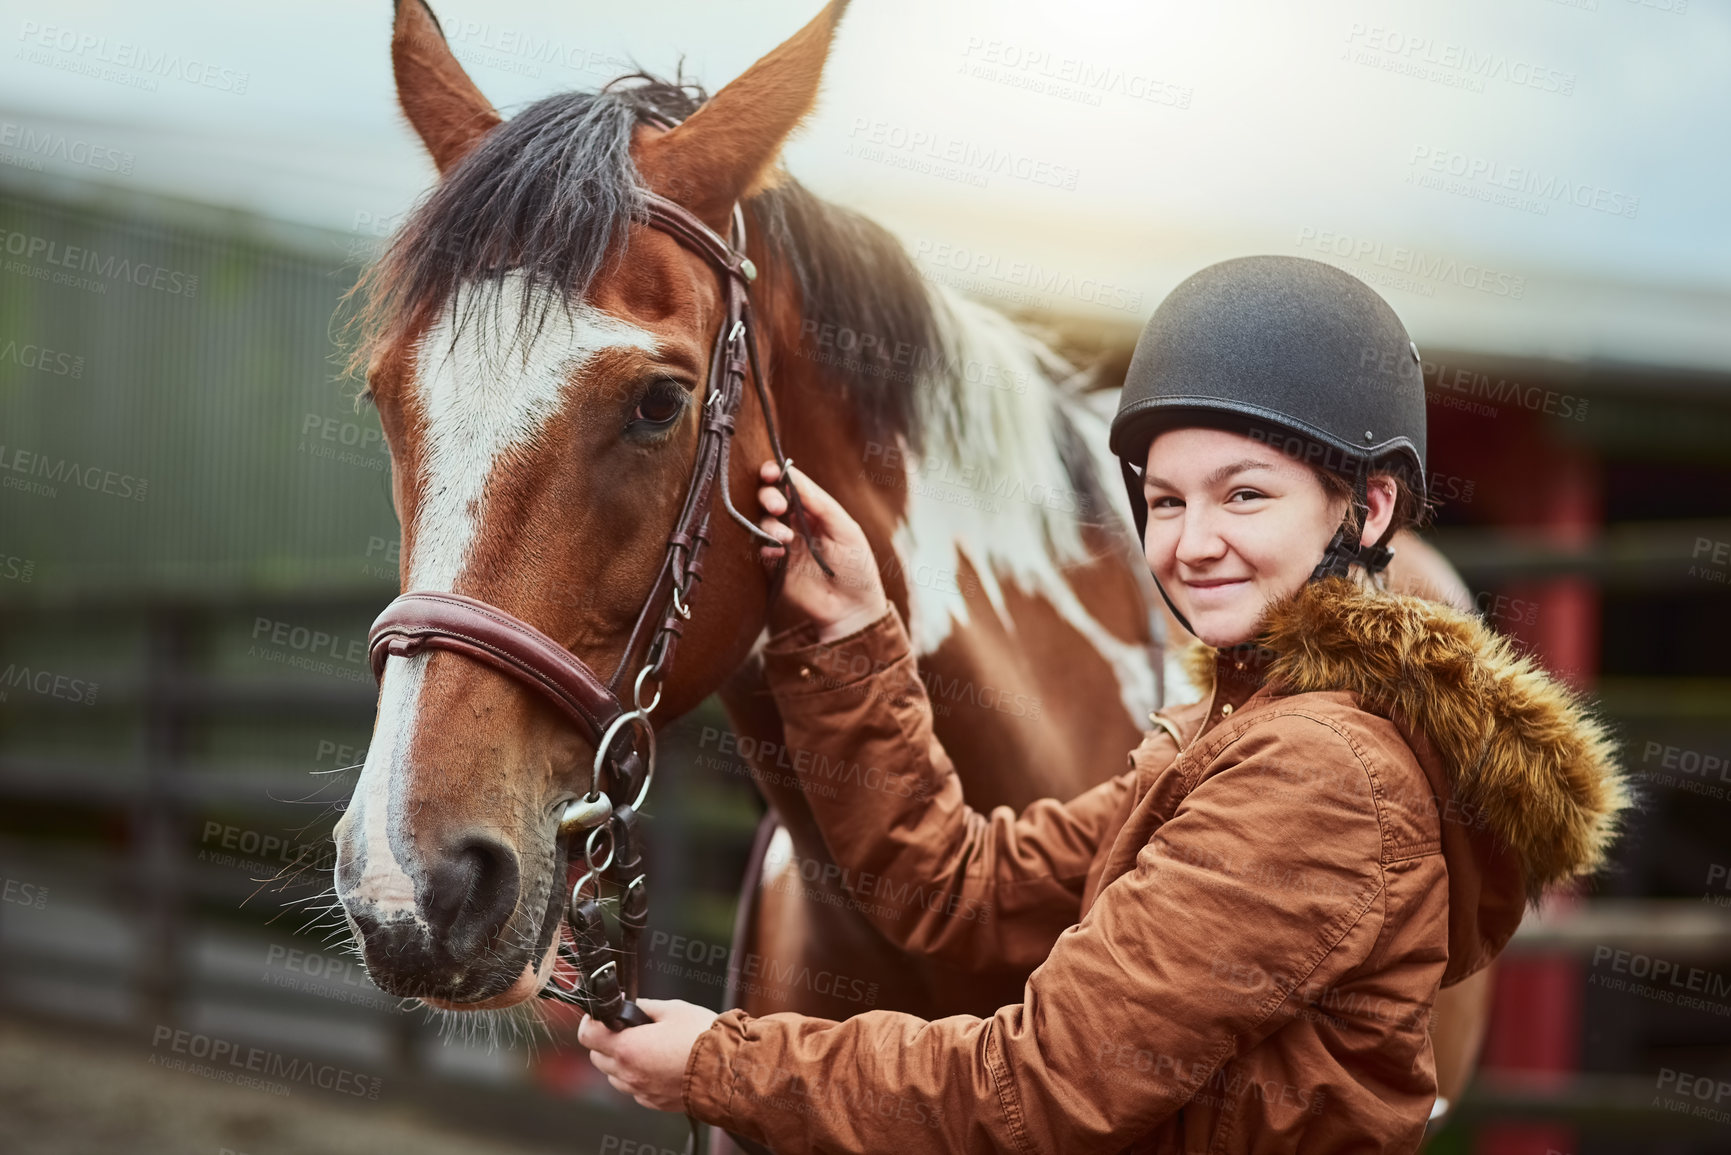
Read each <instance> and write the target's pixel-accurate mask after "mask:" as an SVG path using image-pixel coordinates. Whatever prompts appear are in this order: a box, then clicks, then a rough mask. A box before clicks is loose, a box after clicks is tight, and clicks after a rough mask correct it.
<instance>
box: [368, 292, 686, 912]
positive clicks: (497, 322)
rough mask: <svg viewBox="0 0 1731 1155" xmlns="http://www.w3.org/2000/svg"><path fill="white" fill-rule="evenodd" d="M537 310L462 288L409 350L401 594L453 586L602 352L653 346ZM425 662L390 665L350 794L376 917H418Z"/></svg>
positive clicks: (586, 318)
mask: <svg viewBox="0 0 1731 1155" xmlns="http://www.w3.org/2000/svg"><path fill="white" fill-rule="evenodd" d="M544 303H545V297H544V291H542V290H537V291H536V292H535V293H534V294H532V295H531V296H530V298H529V301H528V308H527V309H525V308H523V304H524V302H523V297H522V281H521V279H520V274H515V273H513V274H510V275H508V276H506V277H505V278H504V279H503V281H502V282H500V283H493V284H486V285H479V286H471V287H468V288H465V289H464V290H462V291H461V295H460V297H459V300H458V309H457V310H456V315H457V317H459V318H463V319H464V323H463V324H461V325H460V326H457V325H454V324H453V321H452V315H451V311H450V310H446V311H445V312H444V313H443V314H442V315H441V317H440V319H439V321H438V323H436V324H435V325H433V326H432V327H431V328H430V329H429V330H428V332H427V334H426V336H425V337H424V338H423V339H422V340H421V343H420V345H419V347H418V349H417V359H418V365H417V369H418V375H417V380H416V386H415V387H416V389H417V391H418V393H419V397H420V402H421V411H422V412H423V413H424V414H425V417H426V430H425V436H426V445H425V446H424V449H423V453H422V459H423V460H424V462H425V466H424V469H423V472H422V475H421V477H420V478H418V479H417V480H418V483H419V487H420V501H419V503H418V506H417V509H416V511H415V524H414V533H413V535H411V536H412V543H413V544H412V545H411V546H410V550H411V553H410V556H409V565H408V571H409V589H412V590H443V591H451V590H454V589H455V588H456V585H457V579H458V578H459V577H460V576H461V575H462V573H463V570H464V568H465V567H466V566H467V564H468V561H469V557H470V555H471V553H472V552H473V550H474V546H475V542H476V541H477V540H479V537H480V533H481V527H482V521H483V517H484V515H485V505H486V494H487V484H488V481H489V479H490V478H491V477H492V475H493V472H494V470H495V469H496V468H497V467H498V465H499V463H500V462H501V461H502V460H503V459H505V458H506V457H508V456H509V455H511V454H512V453H513V452H515V451H519V450H521V449H522V448H524V447H526V446H529V445H532V444H534V442H535V441H536V439H537V438H539V437H540V436H542V434H543V431H544V430H545V428H546V426H547V423H548V421H549V420H550V419H551V418H552V417H553V416H554V415H555V414H556V413H558V411H559V409H560V407H561V406H562V405H563V404H564V401H565V394H566V390H567V384H568V382H569V381H570V380H571V378H572V377H573V376H574V375H575V374H577V373H578V372H580V371H581V369H582V368H583V366H584V365H585V364H587V363H588V362H589V361H590V360H592V359H593V358H594V357H595V356H596V355H597V354H599V353H600V352H602V351H603V350H607V349H616V348H624V347H630V348H636V349H644V350H653V349H654V348H655V338H654V337H653V336H652V335H651V334H649V333H648V332H645V331H644V330H642V329H640V328H638V327H636V326H635V325H630V324H627V323H626V322H624V321H621V320H619V319H618V318H616V317H612V316H610V315H608V314H606V313H603V312H601V311H600V310H598V309H595V308H593V307H591V306H588V305H576V306H573V307H572V308H571V309H570V310H569V311H567V310H565V309H564V308H562V307H560V306H559V304H558V303H556V302H555V303H554V306H553V308H552V310H551V311H550V312H549V313H547V314H546V317H547V321H546V325H545V327H544V328H543V329H542V330H541V331H540V333H539V334H536V333H535V332H534V329H533V325H534V323H535V319H536V317H537V316H538V315H539V311H540V309H541V307H542V306H543V304H544ZM429 657H430V655H420V656H417V657H415V658H391V659H390V660H389V661H388V662H387V663H386V666H385V675H384V679H383V681H382V683H381V685H380V689H379V714H378V721H377V723H376V724H375V726H374V729H373V741H372V744H371V745H370V746H368V748H367V760H366V764H365V766H363V767H362V769H361V777H360V781H359V782H358V783H357V784H356V787H355V797H356V804H357V805H359V806H360V807H361V814H360V816H359V817H360V833H359V838H360V843H361V848H362V851H363V853H364V854H365V856H366V859H365V869H364V872H363V874H362V881H361V884H360V885H359V886H358V887H357V893H356V895H355V897H356V898H358V899H359V900H360V901H363V902H371V903H373V904H374V906H375V908H376V911H377V914H378V916H379V917H380V918H388V917H391V916H393V915H395V916H399V917H400V916H405V915H407V916H412V917H415V918H416V919H417V920H418V919H419V914H418V911H417V908H416V903H415V886H414V881H413V880H412V879H411V878H409V876H408V875H407V874H406V873H405V872H404V869H403V866H402V864H401V863H400V862H399V861H398V860H397V857H396V854H395V852H394V851H393V849H392V847H391V835H392V834H393V833H399V832H400V830H399V821H398V815H397V814H396V813H395V812H394V811H395V809H400V803H401V800H402V794H403V785H404V778H405V771H406V768H407V767H408V766H409V765H410V764H411V758H412V747H413V744H414V739H415V736H416V734H417V733H418V730H419V721H420V719H419V714H420V696H421V684H422V676H423V673H424V671H425V668H426V663H427V661H428V658H429Z"/></svg>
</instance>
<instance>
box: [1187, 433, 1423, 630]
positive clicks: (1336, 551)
mask: <svg viewBox="0 0 1731 1155" xmlns="http://www.w3.org/2000/svg"><path fill="white" fill-rule="evenodd" d="M1368 472H1369V470H1368V467H1367V466H1366V464H1365V463H1364V462H1362V461H1361V462H1359V463H1358V468H1357V469H1356V470H1355V471H1354V472H1353V478H1352V509H1351V510H1348V511H1347V512H1346V513H1345V514H1344V515H1343V516H1342V517H1341V519H1340V528H1338V529H1336V530H1335V531H1334V536H1333V537H1331V538H1329V539H1328V546H1327V548H1325V549H1324V550H1323V551H1322V560H1321V561H1319V562H1317V563H1316V568H1315V569H1313V570H1311V571H1310V580H1311V581H1313V582H1314V581H1321V580H1322V579H1323V578H1330V577H1346V576H1347V574H1348V573H1350V572H1351V570H1352V567H1353V566H1354V565H1361V566H1363V567H1364V572H1365V573H1371V574H1374V573H1381V572H1382V570H1383V569H1385V568H1386V567H1387V566H1388V563H1389V560H1390V559H1391V558H1393V557H1394V550H1392V549H1390V548H1389V547H1388V546H1386V545H1384V544H1382V542H1377V543H1376V544H1375V545H1366V544H1364V537H1363V535H1362V533H1355V532H1354V531H1353V528H1352V513H1353V511H1354V510H1356V511H1357V513H1358V524H1359V525H1361V526H1364V525H1369V524H1370V495H1369V484H1368V478H1367V474H1368ZM1388 536H1389V535H1388V534H1387V533H1384V534H1383V541H1386V540H1388ZM1354 538H1356V539H1357V541H1356V542H1355V543H1354V544H1350V545H1349V544H1348V542H1349V541H1352V540H1353V539H1354ZM1191 632H1192V633H1194V632H1195V631H1194V630H1193V631H1191Z"/></svg>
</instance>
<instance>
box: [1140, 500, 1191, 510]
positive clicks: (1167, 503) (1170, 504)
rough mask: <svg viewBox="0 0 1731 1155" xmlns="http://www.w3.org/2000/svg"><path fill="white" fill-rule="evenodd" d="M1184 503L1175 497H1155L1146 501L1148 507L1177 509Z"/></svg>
mask: <svg viewBox="0 0 1731 1155" xmlns="http://www.w3.org/2000/svg"><path fill="white" fill-rule="evenodd" d="M1183 504H1184V503H1183V502H1182V501H1179V500H1178V499H1177V498H1176V497H1156V498H1155V499H1154V500H1153V501H1150V502H1149V503H1148V508H1149V509H1178V508H1180V507H1181V506H1182V505H1183Z"/></svg>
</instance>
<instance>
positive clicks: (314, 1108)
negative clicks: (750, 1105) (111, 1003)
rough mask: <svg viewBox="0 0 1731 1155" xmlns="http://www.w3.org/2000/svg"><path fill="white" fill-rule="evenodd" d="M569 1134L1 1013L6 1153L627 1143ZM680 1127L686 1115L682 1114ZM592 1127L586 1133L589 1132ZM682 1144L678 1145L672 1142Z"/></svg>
mask: <svg viewBox="0 0 1731 1155" xmlns="http://www.w3.org/2000/svg"><path fill="white" fill-rule="evenodd" d="M580 1114H581V1111H580V1108H577V1107H576V1106H575V1105H574V1106H573V1111H572V1116H573V1117H572V1122H573V1127H572V1131H571V1133H570V1138H569V1140H568V1141H566V1142H564V1143H561V1144H559V1145H558V1146H557V1147H553V1146H542V1145H536V1146H520V1145H517V1144H514V1143H504V1142H500V1141H498V1140H496V1139H490V1138H488V1137H487V1136H485V1135H484V1134H481V1133H478V1131H470V1130H467V1129H457V1128H456V1127H454V1126H453V1125H452V1124H451V1123H449V1122H447V1121H444V1120H440V1119H436V1118H433V1117H431V1115H430V1113H428V1112H426V1111H424V1110H417V1109H415V1108H413V1107H409V1106H402V1105H394V1104H387V1103H354V1104H349V1103H343V1102H341V1101H340V1100H335V1099H333V1098H332V1097H331V1096H329V1095H325V1094H320V1093H317V1092H313V1093H303V1092H302V1091H301V1089H298V1088H297V1089H296V1091H295V1092H293V1093H291V1094H290V1095H288V1096H286V1097H276V1096H273V1095H270V1094H267V1093H265V1092H262V1091H257V1090H250V1089H242V1088H237V1087H233V1086H229V1085H226V1084H222V1083H215V1082H211V1081H209V1080H207V1079H203V1078H199V1077H197V1076H195V1075H190V1074H187V1073H185V1072H177V1071H167V1070H163V1069H161V1068H158V1067H153V1066H151V1065H150V1064H149V1061H148V1054H147V1053H146V1052H144V1051H142V1050H140V1049H138V1048H136V1047H131V1046H128V1045H126V1044H124V1043H111V1042H107V1041H105V1040H102V1039H101V1038H99V1037H89V1036H80V1035H76V1034H67V1033H66V1032H63V1031H58V1030H56V1029H55V1028H53V1027H51V1026H48V1025H44V1024H40V1023H34V1022H20V1021H16V1020H9V1019H0V1152H4V1153H5V1155H397V1153H398V1152H401V1153H403V1155H552V1153H553V1152H555V1151H557V1152H559V1155H570V1153H572V1152H584V1151H588V1152H593V1151H598V1150H602V1149H604V1148H605V1149H607V1150H611V1151H618V1150H620V1149H621V1148H624V1149H626V1150H634V1151H635V1150H642V1151H644V1152H646V1153H648V1155H653V1153H656V1152H659V1151H660V1150H663V1149H665V1148H663V1147H662V1146H660V1145H658V1144H654V1143H651V1144H648V1145H646V1146H644V1147H641V1148H639V1147H636V1146H635V1145H633V1146H632V1147H625V1146H624V1143H623V1142H621V1140H623V1139H626V1138H631V1139H638V1140H639V1141H642V1140H646V1139H649V1138H650V1137H649V1136H648V1135H643V1136H618V1137H616V1138H615V1139H614V1141H613V1142H612V1143H606V1142H605V1140H606V1138H607V1137H606V1136H604V1135H601V1134H598V1133H597V1132H596V1131H595V1130H594V1129H593V1128H583V1127H580V1126H577V1125H576V1124H577V1120H578V1118H579V1117H580ZM678 1122H679V1123H680V1124H681V1126H683V1120H678ZM585 1130H587V1132H588V1133H587V1134H584V1131H585ZM667 1146H668V1147H672V1148H677V1147H678V1144H677V1143H668V1144H667Z"/></svg>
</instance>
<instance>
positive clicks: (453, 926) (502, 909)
mask: <svg viewBox="0 0 1731 1155" xmlns="http://www.w3.org/2000/svg"><path fill="white" fill-rule="evenodd" d="M517 886H518V871H517V855H516V854H515V853H514V852H513V851H512V850H511V848H510V847H508V846H506V845H504V844H503V843H501V842H499V841H497V840H496V839H492V838H488V837H485V836H481V835H476V836H472V837H469V838H466V839H464V840H463V841H462V842H460V843H459V844H458V845H457V847H456V849H455V850H453V851H452V852H451V853H449V854H447V855H446V856H445V857H443V858H441V859H440V860H439V862H438V863H437V864H436V865H434V866H433V867H432V868H431V869H430V870H429V871H428V877H427V901H426V903H425V905H424V907H423V910H424V912H425V915H426V918H427V923H428V925H429V928H430V929H431V930H432V933H433V937H434V938H435V939H437V940H442V941H443V942H444V944H445V948H446V950H447V951H449V952H450V953H451V954H452V955H455V956H456V957H458V958H463V957H468V956H471V955H474V954H478V953H480V952H481V951H484V950H486V949H488V948H489V947H491V945H492V943H493V940H494V939H495V938H497V937H498V935H499V932H500V931H501V930H503V929H504V927H505V923H506V922H508V921H510V918H511V913H512V911H514V910H516V909H517Z"/></svg>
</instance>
